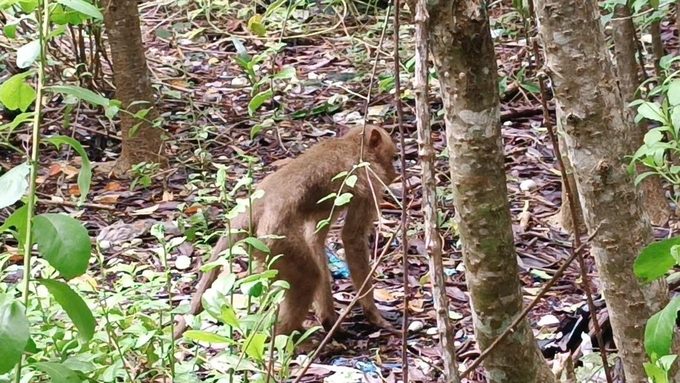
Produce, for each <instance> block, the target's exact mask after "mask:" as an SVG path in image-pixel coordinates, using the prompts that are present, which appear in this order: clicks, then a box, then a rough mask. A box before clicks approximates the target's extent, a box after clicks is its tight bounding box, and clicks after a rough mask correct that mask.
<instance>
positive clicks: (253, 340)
mask: <svg viewBox="0 0 680 383" xmlns="http://www.w3.org/2000/svg"><path fill="white" fill-rule="evenodd" d="M248 341H250V342H248ZM248 341H246V343H247V344H248V346H247V347H246V349H245V352H246V355H248V356H249V357H251V358H253V359H255V360H257V361H258V362H261V361H262V360H264V351H265V347H264V345H265V342H266V341H267V336H266V335H265V334H263V333H259V332H258V333H255V334H253V335H252V336H251V337H250V338H249V339H248Z"/></svg>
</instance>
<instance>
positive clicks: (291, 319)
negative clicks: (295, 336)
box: [272, 238, 321, 335]
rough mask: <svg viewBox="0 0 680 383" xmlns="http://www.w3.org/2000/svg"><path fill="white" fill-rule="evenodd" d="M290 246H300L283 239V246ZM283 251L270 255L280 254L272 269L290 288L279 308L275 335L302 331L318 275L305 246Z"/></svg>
mask: <svg viewBox="0 0 680 383" xmlns="http://www.w3.org/2000/svg"><path fill="white" fill-rule="evenodd" d="M291 242H292V243H298V244H304V242H303V241H302V242H299V241H295V240H293V239H291V238H286V243H291ZM277 247H278V246H277ZM285 247H286V248H285V249H283V251H281V250H280V249H276V251H272V253H276V254H283V256H282V257H281V258H279V259H278V260H277V261H276V262H275V263H274V265H273V268H275V269H277V270H278V271H279V272H278V278H279V279H282V280H284V281H286V282H288V284H289V285H290V288H289V289H288V291H286V292H285V294H284V298H283V302H282V303H281V306H280V307H279V319H280V321H279V323H278V325H277V327H276V333H277V334H284V335H290V334H291V333H292V332H293V331H295V330H298V331H301V332H304V331H305V330H304V327H303V326H302V323H303V322H304V320H305V317H306V316H307V314H308V313H309V308H310V307H311V305H312V301H313V300H314V293H315V292H316V289H317V286H318V285H319V282H320V281H321V275H320V273H319V270H318V268H317V267H316V264H315V263H314V262H313V261H312V260H311V258H310V256H311V254H309V249H308V248H307V247H306V246H285Z"/></svg>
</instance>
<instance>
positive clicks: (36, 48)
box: [17, 40, 40, 69]
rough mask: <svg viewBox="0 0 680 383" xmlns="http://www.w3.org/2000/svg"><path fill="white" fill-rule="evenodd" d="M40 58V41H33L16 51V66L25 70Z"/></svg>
mask: <svg viewBox="0 0 680 383" xmlns="http://www.w3.org/2000/svg"><path fill="white" fill-rule="evenodd" d="M39 56H40V40H33V41H31V42H29V43H26V44H25V45H22V46H21V47H19V49H17V66H18V67H19V68H21V69H25V68H28V67H30V66H31V65H33V63H34V62H35V60H36V59H37V58H38V57H39Z"/></svg>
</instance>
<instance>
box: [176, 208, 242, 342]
mask: <svg viewBox="0 0 680 383" xmlns="http://www.w3.org/2000/svg"><path fill="white" fill-rule="evenodd" d="M241 221H243V219H242V216H238V217H237V218H235V219H234V220H232V225H231V226H232V229H236V230H242V229H245V228H246V227H247V226H246V227H242V226H244V225H242V222H241ZM243 237H244V234H240V233H227V234H226V235H223V236H222V237H220V239H219V241H217V244H216V245H215V248H214V249H213V252H212V254H211V255H210V260H209V261H208V262H214V261H216V260H217V258H219V256H220V254H221V253H222V252H224V251H225V250H227V249H229V248H230V247H231V244H232V243H235V242H237V241H239V240H240V239H242V238H243ZM220 270H221V267H214V268H212V269H211V270H210V271H208V272H207V273H204V274H203V275H202V276H201V279H200V280H199V281H198V285H196V292H195V293H194V296H193V297H192V298H191V309H190V310H189V314H191V315H198V314H200V313H201V312H202V311H203V302H202V299H203V294H205V292H206V290H208V289H209V288H210V286H212V284H213V283H214V282H215V280H216V279H217V276H218V275H219V273H220ZM186 329H187V322H186V319H184V316H182V315H180V316H178V318H177V324H176V325H175V331H174V332H173V339H175V340H177V339H179V338H180V337H181V336H182V334H184V332H185V331H186Z"/></svg>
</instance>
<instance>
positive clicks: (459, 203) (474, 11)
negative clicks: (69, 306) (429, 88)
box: [428, 0, 554, 383]
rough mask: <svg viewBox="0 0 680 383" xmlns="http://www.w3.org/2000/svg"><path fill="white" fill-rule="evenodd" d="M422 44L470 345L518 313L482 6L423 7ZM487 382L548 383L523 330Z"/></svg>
mask: <svg viewBox="0 0 680 383" xmlns="http://www.w3.org/2000/svg"><path fill="white" fill-rule="evenodd" d="M431 4H432V5H431V6H430V7H429V8H428V12H429V14H430V17H431V19H430V28H431V29H430V31H431V34H430V37H431V39H430V44H431V48H432V56H433V59H434V62H435V67H436V69H437V73H438V75H439V82H440V86H441V92H442V94H441V96H442V100H443V103H444V110H445V112H446V113H445V121H446V135H447V143H448V149H449V158H450V165H451V183H452V186H453V194H454V201H455V204H456V212H457V214H456V219H457V220H458V224H459V230H460V238H461V241H462V243H463V259H464V262H465V269H466V271H465V275H466V279H467V285H468V290H469V292H470V297H471V300H472V314H473V322H474V328H475V334H476V337H477V342H478V345H479V348H480V349H481V350H485V349H487V348H488V347H489V345H490V344H491V343H492V342H493V341H494V339H496V338H497V337H498V336H499V335H501V333H503V331H504V330H505V329H506V328H507V326H508V324H509V323H511V322H512V321H513V319H514V318H515V317H516V316H517V315H519V313H520V312H521V311H522V294H521V290H520V282H519V278H518V273H519V267H518V266H517V256H516V254H515V251H514V248H515V247H514V246H515V244H514V238H513V232H512V225H511V215H510V207H509V203H508V198H507V186H506V178H505V167H504V153H503V142H502V138H501V124H500V111H499V95H498V78H497V68H496V57H495V53H494V46H493V41H492V40H491V33H490V30H489V19H488V14H487V13H486V8H485V2H483V1H481V0H462V1H458V2H455V1H440V2H434V3H431ZM484 367H485V369H486V372H487V376H488V379H489V382H498V383H500V382H503V383H515V382H517V383H520V382H521V383H530V382H541V383H544V382H552V381H553V380H554V377H553V374H552V372H551V371H550V369H549V368H548V366H547V364H546V362H545V360H544V359H543V356H542V355H541V352H540V350H539V348H538V346H537V344H536V341H535V339H534V336H533V333H532V330H531V327H530V326H529V322H528V321H527V320H524V321H522V322H521V324H520V325H519V326H518V327H517V329H516V330H515V331H514V332H513V333H512V334H511V335H510V336H509V337H508V338H507V339H506V340H505V341H503V342H501V343H500V344H499V345H498V347H497V348H496V349H495V350H494V352H492V353H491V354H490V355H489V357H488V358H487V359H485V360H484Z"/></svg>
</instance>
